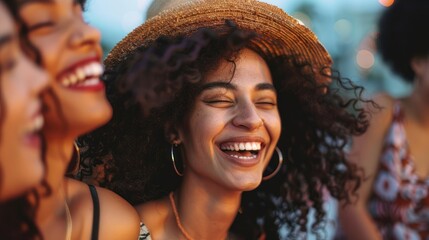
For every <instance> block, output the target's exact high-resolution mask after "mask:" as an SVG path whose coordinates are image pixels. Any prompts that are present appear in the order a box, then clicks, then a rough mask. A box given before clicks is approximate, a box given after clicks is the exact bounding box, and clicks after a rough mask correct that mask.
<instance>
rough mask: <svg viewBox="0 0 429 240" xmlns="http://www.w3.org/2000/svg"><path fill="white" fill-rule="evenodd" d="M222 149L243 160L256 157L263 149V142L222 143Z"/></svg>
mask: <svg viewBox="0 0 429 240" xmlns="http://www.w3.org/2000/svg"><path fill="white" fill-rule="evenodd" d="M220 149H221V150H222V151H223V152H224V153H226V154H227V155H229V156H231V157H233V158H237V159H243V160H252V159H256V158H257V157H258V155H259V152H260V151H261V149H262V143H261V142H228V143H222V144H221V145H220Z"/></svg>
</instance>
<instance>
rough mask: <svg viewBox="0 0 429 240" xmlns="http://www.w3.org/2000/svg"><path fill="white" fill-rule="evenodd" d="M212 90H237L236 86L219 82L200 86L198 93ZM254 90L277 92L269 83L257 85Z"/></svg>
mask: <svg viewBox="0 0 429 240" xmlns="http://www.w3.org/2000/svg"><path fill="white" fill-rule="evenodd" d="M214 88H224V89H226V90H233V91H236V90H237V89H238V88H237V85H235V84H233V83H230V82H222V81H220V82H210V83H206V84H204V85H203V86H201V88H200V92H203V91H205V90H209V89H214ZM255 89H256V90H257V91H263V90H270V91H273V92H277V91H276V89H275V87H274V86H273V84H271V83H258V84H257V85H256V86H255Z"/></svg>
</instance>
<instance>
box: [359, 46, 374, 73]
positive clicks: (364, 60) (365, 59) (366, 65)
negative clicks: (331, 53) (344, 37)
mask: <svg viewBox="0 0 429 240" xmlns="http://www.w3.org/2000/svg"><path fill="white" fill-rule="evenodd" d="M356 63H357V64H358V65H359V67H361V68H363V69H365V70H367V69H370V68H371V67H372V66H374V63H375V58H374V54H373V53H372V52H371V51H369V50H366V49H362V50H359V51H358V53H357V55H356Z"/></svg>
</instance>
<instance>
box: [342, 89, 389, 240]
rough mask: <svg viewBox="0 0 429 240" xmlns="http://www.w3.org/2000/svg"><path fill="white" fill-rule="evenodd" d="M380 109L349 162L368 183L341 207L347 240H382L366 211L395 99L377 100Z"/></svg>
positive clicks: (357, 142)
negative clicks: (360, 169) (356, 195)
mask: <svg viewBox="0 0 429 240" xmlns="http://www.w3.org/2000/svg"><path fill="white" fill-rule="evenodd" d="M374 101H375V102H376V103H377V104H378V105H379V106H380V107H381V109H380V110H375V112H373V114H372V118H371V122H370V126H369V127H368V130H367V132H365V133H364V134H363V135H362V136H359V137H356V138H354V139H353V146H352V149H351V151H350V155H349V160H350V161H351V162H354V163H355V164H356V165H357V166H358V167H361V168H362V169H363V170H364V173H365V179H364V180H363V181H362V185H361V187H360V188H359V190H358V192H357V194H358V198H357V199H356V202H353V203H352V204H349V205H346V206H344V205H343V204H342V203H340V205H339V221H340V222H341V226H342V228H343V229H342V230H343V232H344V235H345V236H346V237H347V239H351V240H354V239H356V240H358V239H374V240H377V239H382V236H381V235H380V233H379V231H378V229H377V226H376V225H375V223H374V222H373V220H372V218H371V216H370V215H369V213H368V211H367V207H366V205H367V201H368V198H369V197H370V194H371V190H372V185H373V183H374V178H375V176H376V174H377V169H378V165H379V159H380V155H381V151H382V147H383V140H384V137H385V134H386V132H387V128H388V127H389V125H390V123H391V121H392V108H393V99H391V98H390V97H388V96H386V95H380V96H377V97H375V98H374Z"/></svg>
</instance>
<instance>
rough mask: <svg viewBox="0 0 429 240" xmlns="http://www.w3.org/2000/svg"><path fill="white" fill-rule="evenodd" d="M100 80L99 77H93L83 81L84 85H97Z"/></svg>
mask: <svg viewBox="0 0 429 240" xmlns="http://www.w3.org/2000/svg"><path fill="white" fill-rule="evenodd" d="M99 82H100V79H98V78H91V79H89V80H86V81H85V82H83V83H82V86H93V85H97V84H98V83H99Z"/></svg>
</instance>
